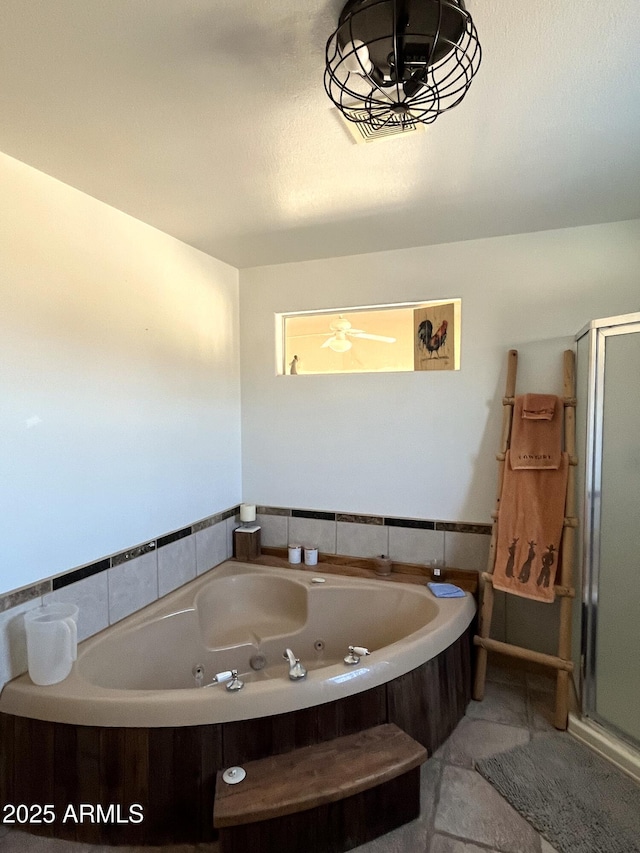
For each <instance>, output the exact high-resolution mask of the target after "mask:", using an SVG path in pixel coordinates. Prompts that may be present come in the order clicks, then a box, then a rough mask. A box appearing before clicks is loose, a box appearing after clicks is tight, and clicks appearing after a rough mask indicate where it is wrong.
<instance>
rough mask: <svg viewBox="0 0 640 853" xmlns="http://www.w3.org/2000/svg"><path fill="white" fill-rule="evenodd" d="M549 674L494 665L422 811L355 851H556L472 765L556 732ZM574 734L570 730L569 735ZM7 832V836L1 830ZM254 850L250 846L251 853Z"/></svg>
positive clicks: (441, 760)
mask: <svg viewBox="0 0 640 853" xmlns="http://www.w3.org/2000/svg"><path fill="white" fill-rule="evenodd" d="M554 684H555V682H554V681H553V680H552V678H547V677H545V676H540V675H534V674H531V673H525V672H524V671H520V670H512V669H509V670H507V669H501V668H498V667H490V668H489V672H488V677H487V685H486V691H485V698H484V700H483V701H482V702H471V704H470V705H469V707H468V709H467V713H466V716H465V717H464V718H463V719H462V721H461V722H460V724H459V725H458V727H457V728H456V730H455V731H454V733H453V734H452V735H451V737H450V738H449V739H448V741H447V742H446V743H445V744H443V746H442V747H441V748H440V749H439V750H438V752H437V753H436V754H435V755H434V756H433V757H432V758H431V759H429V761H427V762H426V764H424V765H423V767H422V789H421V795H422V808H421V812H420V816H419V817H418V818H417V819H416V820H414V821H412V822H411V823H409V824H406V825H405V826H402V827H400V828H399V829H396V830H394V831H393V832H390V833H388V834H387V835H384V836H382V837H381V838H377V839H376V840H375V841H372V842H369V843H368V844H364V845H362V846H361V847H358V848H356V850H357V853H555V851H554V848H553V847H552V846H551V845H550V844H549V843H548V842H547V841H545V839H544V838H542V837H541V836H540V835H538V833H537V832H535V830H534V829H532V827H531V826H530V825H529V824H528V823H527V822H526V821H525V820H524V819H523V818H522V817H520V815H519V814H518V813H517V812H515V811H514V810H513V809H512V808H511V806H510V805H509V804H508V803H507V802H506V800H504V799H503V798H502V797H501V796H500V795H499V794H498V793H497V791H495V789H494V788H493V787H492V786H491V785H490V784H489V783H488V782H486V781H485V780H484V779H483V778H482V776H480V774H479V773H478V772H477V771H476V770H474V769H473V762H474V760H476V759H479V758H484V757H486V756H489V755H492V754H494V753H496V752H502V751H504V750H506V749H510V748H511V747H513V746H517V745H518V744H521V743H526V742H527V741H528V740H529V739H530V738H532V737H535V736H536V735H537V734H539V733H541V732H545V731H552V730H553V726H552V724H551V722H550V721H551V718H552V711H553V689H554ZM567 737H569V735H567ZM3 831H4V834H2V833H3ZM48 851H51V853H109V851H112V853H118V851H119V853H154V852H155V853H196V851H197V853H218V846H217V845H216V844H201V845H197V846H191V845H179V846H173V847H104V846H92V845H87V844H80V843H75V842H69V841H57V840H52V839H46V838H40V837H38V836H31V835H27V834H25V833H22V832H16V831H13V830H12V831H6V828H5V830H3V828H2V827H0V853H48ZM247 853H251V851H247Z"/></svg>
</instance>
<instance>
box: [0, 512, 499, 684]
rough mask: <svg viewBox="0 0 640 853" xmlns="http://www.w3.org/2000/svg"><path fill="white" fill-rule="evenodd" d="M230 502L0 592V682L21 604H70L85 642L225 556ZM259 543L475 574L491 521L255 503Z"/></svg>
mask: <svg viewBox="0 0 640 853" xmlns="http://www.w3.org/2000/svg"><path fill="white" fill-rule="evenodd" d="M238 513H239V507H238V506H235V507H231V508H229V509H228V510H225V511H223V512H220V513H217V514H215V515H212V516H209V517H207V518H204V519H201V520H199V521H197V522H195V523H194V524H192V525H189V526H187V527H184V528H181V529H180V530H177V531H173V532H170V533H167V534H164V535H161V536H159V537H157V538H156V539H153V540H149V541H147V542H143V543H139V544H137V545H135V546H132V547H130V548H127V549H126V550H123V551H119V552H118V553H115V554H112V555H110V556H107V557H104V558H101V559H100V560H97V561H95V562H93V563H90V564H88V565H85V566H81V567H77V568H74V569H71V570H69V571H68V572H65V573H63V574H60V575H57V576H56V577H54V578H49V579H48V580H44V581H39V582H37V583H35V584H33V585H31V586H29V587H25V588H23V589H19V590H15V591H12V592H8V593H5V594H3V595H0V689H2V687H3V685H4V684H5V683H6V682H7V681H9V680H11V679H12V678H15V677H16V676H18V675H21V674H22V673H23V672H26V670H27V655H26V642H25V637H24V624H23V619H22V618H21V617H22V616H23V615H24V613H25V612H26V611H27V610H30V609H32V608H34V607H38V606H39V605H41V604H43V603H47V602H52V601H57V602H65V603H73V604H77V605H78V607H79V609H80V614H79V624H78V637H79V639H80V640H84V639H86V638H87V637H90V636H92V635H93V634H96V633H98V632H99V631H101V630H103V629H104V628H106V627H107V626H108V625H112V624H113V623H114V622H117V621H119V620H120V619H122V618H124V617H125V616H128V615H129V614H131V613H134V612H135V611H137V610H140V609H141V608H142V607H145V606H146V605H147V604H150V603H151V602H153V601H155V600H156V599H157V598H161V597H162V596H164V595H166V594H167V593H168V592H171V591H172V590H174V589H176V588H178V587H179V586H182V585H183V584H185V583H188V582H189V581H190V580H192V579H193V578H195V577H196V576H198V575H200V574H202V573H203V572H205V571H208V570H209V569H210V568H212V567H213V566H216V565H218V564H219V563H221V562H223V561H224V560H226V559H228V558H229V557H231V556H232V554H233V530H234V529H235V527H237V526H238V524H239V518H238ZM257 513H258V515H257V523H258V524H260V526H261V528H262V532H261V538H262V545H263V546H264V547H265V549H268V548H270V547H277V548H284V547H286V546H287V544H288V543H289V542H292V541H294V540H295V541H297V542H300V543H303V544H304V543H313V544H315V545H317V546H318V548H319V550H320V552H321V553H322V554H323V555H330V554H339V555H344V556H352V557H359V558H367V557H375V556H380V554H385V555H388V556H390V557H391V559H392V560H394V561H396V562H398V563H406V564H420V565H424V566H426V565H428V564H429V563H430V562H432V561H433V560H436V561H438V562H439V563H443V564H445V563H446V564H447V565H449V566H455V567H456V568H459V569H471V570H474V571H482V570H483V569H484V568H485V567H486V564H487V557H488V550H489V541H490V536H489V535H487V534H490V532H491V526H490V525H488V524H487V525H482V524H469V523H466V522H444V521H438V520H431V519H415V518H394V517H384V516H374V515H362V514H353V513H342V512H325V511H314V510H306V509H296V508H290V507H269V506H258V507H257Z"/></svg>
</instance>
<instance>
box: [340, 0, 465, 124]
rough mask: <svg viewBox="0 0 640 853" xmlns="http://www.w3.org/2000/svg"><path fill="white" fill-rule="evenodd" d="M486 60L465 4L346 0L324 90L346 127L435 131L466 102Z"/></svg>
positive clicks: (454, 0) (428, 0) (454, 1)
mask: <svg viewBox="0 0 640 853" xmlns="http://www.w3.org/2000/svg"><path fill="white" fill-rule="evenodd" d="M481 56H482V53H481V49H480V42H479V41H478V33H477V32H476V28H475V26H474V23H473V21H472V19H471V15H470V14H469V13H468V12H467V10H466V8H465V4H464V0H349V2H348V3H347V4H346V6H345V7H344V9H343V10H342V13H341V14H340V19H339V24H338V28H337V29H336V31H335V32H334V33H333V35H332V36H331V37H330V38H329V40H328V42H327V51H326V62H327V65H326V69H325V75H324V86H325V89H326V92H327V94H328V95H329V97H330V98H331V100H332V101H333V102H334V104H335V105H336V106H337V107H338V109H339V110H340V111H341V112H342V113H343V115H344V116H345V118H347V119H349V121H353V122H358V123H360V122H367V123H369V124H371V125H372V126H373V127H375V128H383V127H393V126H396V127H401V128H404V127H407V126H409V125H412V124H416V123H418V122H420V123H422V124H430V123H431V122H434V121H435V120H436V118H437V117H438V116H439V115H440V113H443V112H445V111H446V110H450V109H451V108H452V107H455V106H456V105H457V104H459V103H460V101H461V100H462V99H463V98H464V96H465V95H466V93H467V90H468V89H469V86H470V85H471V81H472V79H473V77H474V75H475V73H476V72H477V70H478V68H479V66H480V60H481Z"/></svg>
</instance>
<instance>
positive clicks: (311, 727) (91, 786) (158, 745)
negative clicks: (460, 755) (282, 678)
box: [0, 625, 473, 853]
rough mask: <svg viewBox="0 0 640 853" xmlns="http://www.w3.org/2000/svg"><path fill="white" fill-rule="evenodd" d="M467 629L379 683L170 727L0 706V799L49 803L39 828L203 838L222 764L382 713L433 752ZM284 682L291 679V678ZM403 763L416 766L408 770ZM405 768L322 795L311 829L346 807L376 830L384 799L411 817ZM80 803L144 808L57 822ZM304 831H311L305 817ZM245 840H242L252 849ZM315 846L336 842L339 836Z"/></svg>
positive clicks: (354, 729) (116, 836) (108, 835)
mask: <svg viewBox="0 0 640 853" xmlns="http://www.w3.org/2000/svg"><path fill="white" fill-rule="evenodd" d="M472 633H473V625H470V626H469V628H468V629H467V630H466V631H465V633H464V634H462V636H460V637H459V638H458V640H456V641H455V642H454V643H453V644H452V645H451V646H449V648H447V649H445V650H444V651H443V652H441V653H440V654H439V655H438V656H437V657H435V658H433V659H431V660H429V661H427V662H426V663H424V664H422V665H421V666H419V667H417V668H416V669H414V670H412V671H411V672H408V673H406V674H405V675H403V676H400V677H399V678H396V679H394V680H393V681H390V682H388V683H387V684H383V685H380V686H379V687H374V688H372V689H370V690H366V691H364V692H362V693H357V694H354V695H352V696H348V697H344V698H342V699H338V700H336V701H333V702H328V703H326V704H323V705H316V706H314V707H311V708H305V709H303V710H299V711H293V712H290V713H286V714H277V715H274V716H271V717H262V718H259V719H253V720H239V721H236V722H229V723H217V724H211V725H200V726H184V727H173V728H171V727H167V728H116V727H113V728H107V727H99V726H76V725H70V724H67V723H54V722H48V721H43V720H34V719H30V718H27V717H17V716H13V715H11V714H0V801H1V802H2V804H5V803H14V804H18V803H23V804H26V805H27V806H29V805H31V804H40V805H42V804H46V803H51V804H53V805H54V809H55V815H56V819H55V821H54V822H53V823H51V824H30V825H21V826H16V828H19V829H23V830H25V831H28V832H32V833H35V834H39V835H46V836H50V837H55V838H65V839H70V840H75V841H82V842H87V843H91V844H113V845H120V844H132V845H151V844H156V845H161V844H180V843H196V842H202V841H205V842H206V841H211V840H213V839H215V838H216V837H217V831H215V830H214V828H213V807H214V795H215V790H216V774H217V773H218V772H219V771H222V770H224V769H225V768H227V767H230V766H233V765H242V764H244V763H246V762H249V761H257V760H260V759H266V758H268V757H269V756H278V755H282V754H284V753H289V752H292V751H293V750H297V749H300V748H303V747H307V746H311V745H312V744H318V743H326V742H328V741H332V740H333V739H334V738H339V737H343V736H345V735H356V734H358V733H360V732H363V731H364V730H366V729H372V728H375V727H376V726H381V725H384V724H387V723H393V724H395V725H396V726H397V727H398V728H399V729H401V730H403V732H406V733H407V735H408V736H409V737H410V738H413V740H415V741H417V742H418V743H419V744H421V745H422V746H423V747H425V748H426V749H427V751H428V752H429V754H433V753H434V752H435V751H436V750H437V749H438V747H439V746H440V745H441V744H442V743H443V742H444V740H446V738H447V737H448V736H449V735H450V734H451V732H452V731H453V729H454V728H455V726H456V725H457V723H458V722H459V720H460V719H461V718H462V716H463V715H464V712H465V709H466V706H467V704H468V702H469V701H470V698H471V663H470V653H471V637H472ZM290 689H291V690H295V689H296V685H292V686H291V688H290ZM229 701H233V697H229ZM411 773H414V774H416V773H419V770H418V769H416V770H412V771H410V772H409V774H405V775H407V776H410V774H411ZM402 780H403V777H399V778H398V779H393V780H391V781H387V782H385V783H384V784H383V785H381V786H378V787H374V788H372V789H369V790H368V791H366V792H364V793H363V794H362V795H360V794H357V795H356V797H360V796H362V798H363V799H362V801H361V802H359V803H357V804H356V805H355V806H354V805H353V804H351V806H352V807H351V810H349V802H350V800H351V797H348V798H347V799H346V800H341V801H340V802H339V803H328V804H325V805H322V806H320V807H319V811H322V810H324V811H323V812H322V817H318V815H317V814H316V816H315V817H314V820H316V821H318V828H317V831H318V838H320V839H321V838H324V837H325V834H326V833H325V829H326V827H327V826H329V824H332V825H333V824H335V822H336V821H338V822H339V824H340V826H342V827H343V829H344V832H347V831H348V832H351V831H352V829H348V828H347V826H346V824H345V823H344V821H349V820H351V819H352V818H353V820H354V821H355V822H356V823H358V821H360V822H364V823H367V822H369V823H370V824H371V827H370V828H371V831H372V832H373V831H376V827H378V829H379V827H380V823H379V821H380V820H383V818H381V817H380V814H379V813H380V812H381V811H384V810H385V809H389V808H390V803H393V808H394V809H396V808H398V809H399V812H398V813H397V819H398V820H399V821H400V823H404V822H406V821H407V820H411V819H412V818H413V817H415V815H413V814H412V815H411V816H410V817H406V814H408V813H411V811H412V809H413V806H412V805H411V803H409V802H407V803H405V805H404V806H403V805H402V800H403V796H407V797H409V799H410V798H411V795H409V794H407V791H406V790H405V789H406V785H407V783H409V784H413V783H410V780H405V781H404V782H403V781H402ZM385 786H388V787H386V790H385V791H382V789H383V788H385ZM81 803H85V804H95V805H97V804H101V805H102V807H103V809H106V808H107V807H108V806H109V805H110V804H114V805H117V806H119V809H120V815H121V817H122V819H123V821H124V820H125V819H126V818H127V817H128V815H129V808H130V806H131V805H133V804H140V805H141V806H142V809H143V813H144V820H143V821H142V822H141V823H133V822H130V821H129V822H121V823H117V822H109V823H104V822H102V823H101V822H90V821H85V822H82V823H78V822H74V821H72V820H68V821H67V822H63V820H62V818H63V815H64V814H65V810H66V809H67V807H68V806H69V805H72V806H74V807H75V808H76V809H77V807H78V805H79V804H81ZM403 809H404V811H403ZM301 814H304V813H301ZM355 815H360V817H359V818H356V817H355ZM401 818H402V819H401ZM278 820H282V821H285V822H288V824H287V825H288V826H290V827H293V826H294V825H295V824H296V816H295V815H289V816H285V817H283V818H279V819H278ZM400 823H398V824H397V825H400ZM248 826H250V825H248ZM389 828H390V827H389ZM247 831H248V832H249V829H248V827H247ZM291 831H293V830H291ZM300 831H302V830H300ZM305 831H306V832H307V833H308V831H309V830H308V827H307V829H306V830H305ZM314 831H315V830H314ZM326 831H327V832H328V831H329V830H328V829H326ZM354 831H355V830H354ZM367 831H368V830H366V829H365V828H362V827H360V829H359V830H358V832H363V833H365V832H367ZM381 831H382V832H386V831H388V829H384V828H383V829H382V830H381ZM249 834H250V833H249ZM376 834H380V832H378V831H376ZM368 837H375V835H371V836H368ZM327 843H328V842H327ZM331 843H335V842H331ZM358 843H363V842H362V841H360V842H358ZM247 844H248V846H245V847H244V848H238V850H240V849H243V853H244V851H246V850H252V849H254V848H253V845H252V844H251V843H249V842H247ZM256 849H257V848H256ZM289 849H295V848H291V847H290V848H289ZM301 849H305V848H304V847H303V848H301ZM318 849H323V850H325V851H331V850H337V848H336V847H335V846H334V847H331V846H325V847H324V848H318ZM342 849H347V848H342ZM280 850H281V851H282V848H280ZM234 853H235V848H234ZM309 853H311V848H309Z"/></svg>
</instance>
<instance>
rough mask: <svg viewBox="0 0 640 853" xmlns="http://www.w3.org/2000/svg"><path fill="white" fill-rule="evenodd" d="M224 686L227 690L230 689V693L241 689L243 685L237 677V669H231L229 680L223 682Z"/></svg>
mask: <svg viewBox="0 0 640 853" xmlns="http://www.w3.org/2000/svg"><path fill="white" fill-rule="evenodd" d="M225 687H226V689H227V690H230V691H231V692H232V693H234V692H235V691H236V690H242V688H243V687H244V681H241V680H240V679H239V678H238V670H237V669H232V670H231V681H229V682H228V683H227V684H225Z"/></svg>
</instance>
